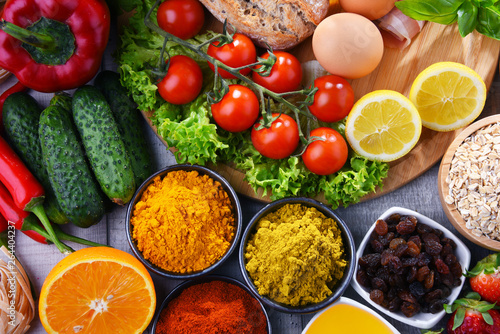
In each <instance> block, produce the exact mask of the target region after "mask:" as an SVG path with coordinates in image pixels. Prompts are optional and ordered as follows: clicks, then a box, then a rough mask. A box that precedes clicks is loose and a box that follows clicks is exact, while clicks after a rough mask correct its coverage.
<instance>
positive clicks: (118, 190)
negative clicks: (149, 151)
mask: <svg viewBox="0 0 500 334" xmlns="http://www.w3.org/2000/svg"><path fill="white" fill-rule="evenodd" d="M72 107H73V108H72V109H73V120H74V122H75V125H76V128H77V129H78V132H79V133H80V138H81V139H82V142H83V146H84V147H85V152H86V154H87V157H88V158H89V160H90V165H91V167H92V170H93V172H94V175H95V176H96V178H97V181H98V182H99V184H100V185H101V189H102V191H103V192H104V193H105V194H106V195H107V196H108V197H109V198H110V199H111V200H112V201H113V202H115V203H117V204H119V205H124V204H125V203H128V202H129V201H130V199H132V196H133V195H134V192H135V181H134V173H133V171H132V167H131V163H130V158H129V156H128V153H127V151H126V150H125V145H124V144H123V140H122V139H121V137H120V132H119V130H118V125H117V124H116V121H115V119H114V118H113V114H112V112H111V109H110V107H109V104H108V102H107V101H106V98H105V97H104V95H103V94H102V93H101V92H100V91H99V90H98V89H97V88H96V87H94V86H88V85H87V86H82V87H80V88H78V89H77V90H76V92H75V93H74V94H73V104H72Z"/></svg>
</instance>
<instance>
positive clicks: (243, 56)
mask: <svg viewBox="0 0 500 334" xmlns="http://www.w3.org/2000/svg"><path fill="white" fill-rule="evenodd" d="M217 45H219V42H214V43H213V44H210V46H209V47H208V50H207V54H208V55H209V56H212V57H214V58H215V59H217V60H220V61H221V62H222V63H224V64H226V65H227V66H231V67H241V66H245V65H249V64H252V63H255V61H256V60H257V51H256V50H255V45H254V44H253V42H252V40H251V39H250V38H248V37H247V36H245V35H242V34H238V33H236V34H234V36H233V41H232V42H231V43H229V44H225V45H223V46H221V47H218V46H217ZM208 66H210V68H211V69H212V71H214V65H213V64H212V63H211V62H208ZM218 71H219V75H220V76H221V77H223V78H225V79H234V78H235V76H234V75H232V74H231V73H229V72H227V71H225V70H223V69H219V70H218ZM250 71H251V68H250V67H247V68H244V69H242V70H240V73H241V74H243V75H247V74H248V73H250Z"/></svg>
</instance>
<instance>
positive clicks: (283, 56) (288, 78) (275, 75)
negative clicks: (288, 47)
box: [252, 51, 302, 93]
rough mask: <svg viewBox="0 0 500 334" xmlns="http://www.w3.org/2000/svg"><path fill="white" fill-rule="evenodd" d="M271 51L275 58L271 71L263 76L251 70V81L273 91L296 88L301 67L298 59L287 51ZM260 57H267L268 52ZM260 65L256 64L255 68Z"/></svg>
mask: <svg viewBox="0 0 500 334" xmlns="http://www.w3.org/2000/svg"><path fill="white" fill-rule="evenodd" d="M273 53H274V55H275V56H276V58H277V59H276V63H275V64H274V66H273V68H272V69H271V73H270V74H269V75H268V76H267V77H264V76H262V75H260V73H258V72H253V74H252V79H253V81H255V82H256V83H257V84H259V85H261V86H262V87H264V88H267V89H269V90H270V91H273V92H275V93H286V92H291V91H294V90H296V89H297V88H298V87H299V85H300V82H301V81H302V67H301V66H300V62H299V60H298V59H297V58H295V56H294V55H292V54H290V53H288V52H283V51H274V52H273ZM261 58H264V59H267V58H269V53H266V54H264V55H262V56H261ZM260 66H261V65H259V66H257V68H259V67H260Z"/></svg>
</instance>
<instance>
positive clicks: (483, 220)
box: [438, 115, 500, 251]
mask: <svg viewBox="0 0 500 334" xmlns="http://www.w3.org/2000/svg"><path fill="white" fill-rule="evenodd" d="M438 187H439V197H440V199H441V204H442V206H443V209H444V211H445V213H446V216H447V217H448V219H449V220H450V222H451V223H452V224H453V226H454V227H455V228H456V229H457V231H458V232H460V233H461V234H462V235H463V236H464V237H466V238H467V239H469V240H470V241H472V242H473V243H475V244H477V245H479V246H481V247H484V248H487V249H490V250H493V251H500V210H499V208H498V207H499V205H498V204H499V202H500V115H493V116H489V117H485V118H483V119H481V120H478V121H476V122H474V123H472V124H471V125H469V126H468V127H466V128H465V129H464V130H463V131H462V132H460V134H459V135H458V136H457V137H456V138H455V139H454V140H453V142H452V143H451V144H450V146H449V148H448V150H447V151H446V153H445V154H444V156H443V159H442V160H441V165H440V167H439V174H438Z"/></svg>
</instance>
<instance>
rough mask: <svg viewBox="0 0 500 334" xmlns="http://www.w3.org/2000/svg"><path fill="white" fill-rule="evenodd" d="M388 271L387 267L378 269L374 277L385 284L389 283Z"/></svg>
mask: <svg viewBox="0 0 500 334" xmlns="http://www.w3.org/2000/svg"><path fill="white" fill-rule="evenodd" d="M389 275H390V273H389V269H387V267H380V268H378V269H377V272H376V273H375V276H376V277H378V278H381V279H383V280H384V281H385V282H389Z"/></svg>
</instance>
